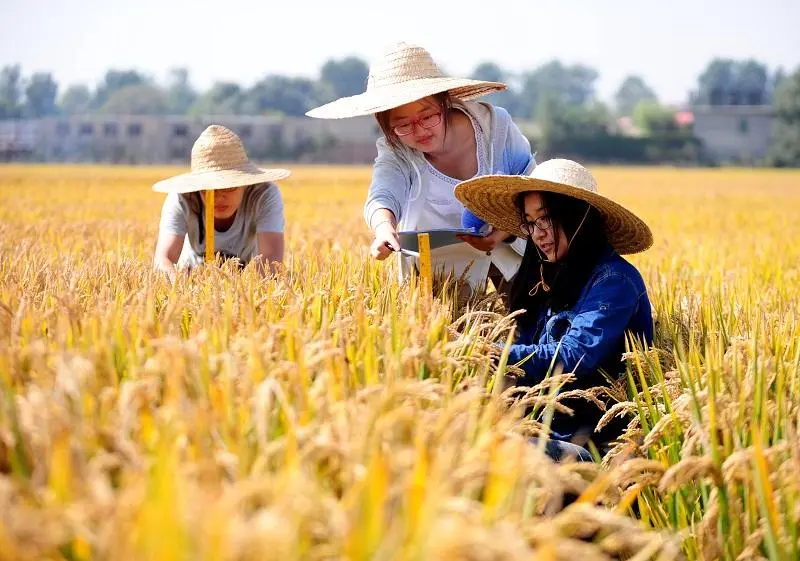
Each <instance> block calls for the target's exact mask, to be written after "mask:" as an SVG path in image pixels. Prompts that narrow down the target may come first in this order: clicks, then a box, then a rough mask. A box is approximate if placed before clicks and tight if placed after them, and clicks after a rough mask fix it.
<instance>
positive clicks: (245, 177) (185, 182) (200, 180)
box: [153, 163, 291, 193]
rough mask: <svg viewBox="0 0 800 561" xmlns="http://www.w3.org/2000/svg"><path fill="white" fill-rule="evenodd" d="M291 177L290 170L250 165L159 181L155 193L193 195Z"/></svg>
mask: <svg viewBox="0 0 800 561" xmlns="http://www.w3.org/2000/svg"><path fill="white" fill-rule="evenodd" d="M290 175H291V172H290V171H289V170H288V169H280V168H274V169H261V168H259V167H258V166H256V165H255V164H253V163H248V164H245V165H242V166H238V167H235V168H230V169H222V170H214V171H204V172H191V171H190V172H188V173H182V174H180V175H176V176H175V177H170V178H169V179H164V180H161V181H158V182H157V183H155V184H154V185H153V191H156V192H158V193H192V192H194V191H209V190H211V191H213V190H216V189H230V188H232V187H247V186H249V185H256V184H258V183H267V182H269V181H278V180H280V179H286V178H287V177H289V176H290Z"/></svg>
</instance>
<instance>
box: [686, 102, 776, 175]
mask: <svg viewBox="0 0 800 561" xmlns="http://www.w3.org/2000/svg"><path fill="white" fill-rule="evenodd" d="M691 112H692V116H693V119H694V123H693V125H692V129H693V134H694V136H695V137H696V138H698V139H700V141H701V142H702V144H703V150H704V152H705V154H706V155H707V156H708V157H710V158H711V159H713V160H715V161H718V162H720V163H744V164H755V163H758V162H759V161H760V160H762V159H763V158H764V156H766V154H767V150H768V149H769V145H770V141H771V140H772V128H773V125H774V121H775V116H774V112H773V109H772V107H771V106H769V105H709V106H699V107H693V108H692V110H691Z"/></svg>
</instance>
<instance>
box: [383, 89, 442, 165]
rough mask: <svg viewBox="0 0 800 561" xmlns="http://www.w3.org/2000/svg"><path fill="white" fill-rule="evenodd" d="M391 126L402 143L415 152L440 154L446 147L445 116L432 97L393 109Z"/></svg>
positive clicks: (390, 114)
mask: <svg viewBox="0 0 800 561" xmlns="http://www.w3.org/2000/svg"><path fill="white" fill-rule="evenodd" d="M389 126H390V127H392V130H393V131H394V133H395V134H396V135H397V137H398V138H399V139H400V142H402V143H403V144H405V145H406V146H408V147H409V148H411V149H413V150H419V151H420V152H439V151H441V150H442V147H443V146H444V129H445V127H444V115H443V111H442V107H441V106H440V105H439V104H438V103H437V102H436V100H435V99H434V98H432V97H426V98H423V99H420V100H417V101H413V102H411V103H407V104H405V105H401V106H400V107H395V108H394V109H392V110H391V112H390V113H389Z"/></svg>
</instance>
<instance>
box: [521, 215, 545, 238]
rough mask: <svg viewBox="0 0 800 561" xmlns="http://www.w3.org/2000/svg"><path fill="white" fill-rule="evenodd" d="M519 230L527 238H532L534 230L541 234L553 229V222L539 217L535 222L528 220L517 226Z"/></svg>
mask: <svg viewBox="0 0 800 561" xmlns="http://www.w3.org/2000/svg"><path fill="white" fill-rule="evenodd" d="M519 227H520V229H521V230H522V231H523V232H525V233H526V234H527V235H529V236H533V233H534V232H535V231H536V228H539V229H540V230H541V231H542V232H546V231H548V230H549V229H551V228H552V227H553V221H552V220H551V219H550V217H549V216H547V215H545V216H540V217H539V218H537V219H536V220H529V221H526V222H523V223H522V224H520V225H519Z"/></svg>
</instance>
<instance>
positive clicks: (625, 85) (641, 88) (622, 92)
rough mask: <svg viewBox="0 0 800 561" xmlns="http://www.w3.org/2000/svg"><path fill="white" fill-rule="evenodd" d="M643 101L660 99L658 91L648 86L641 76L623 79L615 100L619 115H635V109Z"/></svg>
mask: <svg viewBox="0 0 800 561" xmlns="http://www.w3.org/2000/svg"><path fill="white" fill-rule="evenodd" d="M642 101H650V102H655V101H658V98H657V97H656V93H655V92H654V91H653V90H652V88H650V86H648V85H647V84H646V83H645V81H644V80H643V79H642V77H641V76H628V77H627V78H625V80H623V81H622V84H621V85H620V87H619V89H618V90H617V93H616V94H615V95H614V102H615V103H616V107H617V114H618V115H627V116H631V115H633V109H634V108H635V107H636V105H637V104H639V103H640V102H642Z"/></svg>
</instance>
